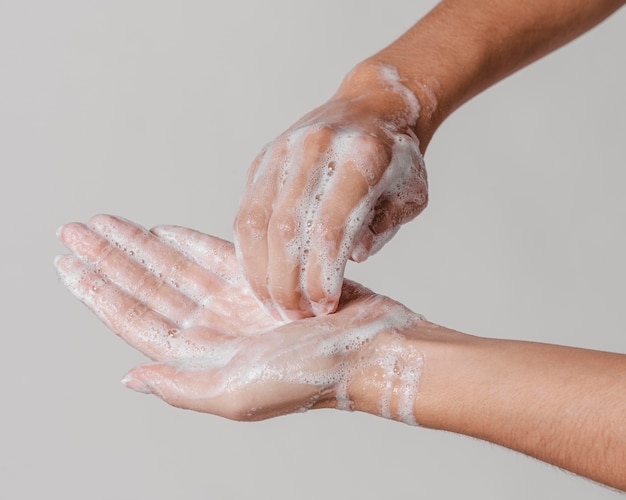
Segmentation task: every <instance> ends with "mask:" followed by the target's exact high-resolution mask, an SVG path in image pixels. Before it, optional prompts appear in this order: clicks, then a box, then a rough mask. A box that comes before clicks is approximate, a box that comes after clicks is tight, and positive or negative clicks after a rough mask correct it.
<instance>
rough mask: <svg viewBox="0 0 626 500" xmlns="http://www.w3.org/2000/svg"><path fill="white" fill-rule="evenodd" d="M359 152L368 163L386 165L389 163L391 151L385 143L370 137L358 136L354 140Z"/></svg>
mask: <svg viewBox="0 0 626 500" xmlns="http://www.w3.org/2000/svg"><path fill="white" fill-rule="evenodd" d="M356 144H357V148H358V150H359V152H360V153H361V154H364V155H366V156H367V158H368V160H369V161H375V162H376V163H379V164H383V165H387V164H389V162H390V161H391V149H390V148H389V146H388V145H387V144H385V142H383V141H382V140H381V139H379V138H378V137H375V136H372V135H360V136H359V137H358V138H357V139H356Z"/></svg>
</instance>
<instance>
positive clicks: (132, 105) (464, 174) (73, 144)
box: [0, 0, 626, 500]
mask: <svg viewBox="0 0 626 500" xmlns="http://www.w3.org/2000/svg"><path fill="white" fill-rule="evenodd" d="M434 4H435V2H434V1H433V0H429V1H416V0H413V1H408V0H406V1H405V0H393V1H389V2H382V1H377V2H374V1H366V0H333V1H330V0H317V1H315V2H313V1H309V2H293V1H287V0H271V1H267V2H256V1H253V0H241V1H232V2H201V1H176V2H174V1H171V2H164V1H147V0H144V1H120V0H117V1H100V2H96V1H85V0H83V1H78V0H76V1H69V0H60V1H55V2H48V1H43V0H42V1H29V0H15V1H11V0H0V165H2V177H3V181H2V197H1V198H0V203H1V206H0V208H1V210H0V217H1V222H2V227H3V234H2V259H1V262H2V275H1V276H2V322H3V328H2V330H3V342H2V354H3V355H2V363H1V364H0V370H1V371H2V373H1V375H2V377H1V379H0V380H1V382H0V383H1V384H2V386H1V387H0V394H1V395H2V413H1V417H0V419H1V420H0V421H1V422H2V425H1V426H0V428H1V431H0V432H1V434H0V497H2V498H10V499H39V498H66V499H86V498H88V499H110V498H116V499H139V498H141V499H143V498H150V499H170V498H186V499H205V498H215V499H246V498H267V499H287V498H289V499H291V498H298V499H313V498H350V499H351V498H355V499H356V498H359V499H377V498H393V497H395V496H400V495H409V497H410V498H480V499H502V498H507V499H527V498H539V499H554V498H568V499H570V500H574V499H589V498H594V499H596V498H614V497H617V496H619V495H618V494H617V493H615V492H612V491H609V490H608V489H605V488H603V487H600V486H597V485H595V484H592V483H590V482H588V481H586V480H583V479H580V478H577V477H574V476H572V475H571V474H567V473H564V472H562V471H560V470H558V469H555V468H554V467H550V466H547V465H545V464H542V463H540V462H537V461H535V460H532V459H529V458H527V457H524V456H522V455H519V454H516V453H514V452H511V451H508V450H504V449H501V448H499V447H497V446H494V445H490V444H487V443H483V442H479V441H477V440H473V439H470V438H466V437H462V436H457V435H453V434H448V433H443V432H436V431H431V430H427V429H420V428H413V427H409V426H406V425H403V424H399V423H395V422H391V421H386V420H383V419H379V418H375V417H372V416H369V415H364V414H357V413H346V412H339V411H333V410H324V411H317V412H309V413H307V414H299V415H292V416H287V417H283V418H278V419H275V420H271V421H266V422H261V423H254V424H242V423H237V422H230V421H227V420H223V419H220V418H217V417H214V416H211V415H204V414H199V413H193V412H189V411H183V410H178V409H175V408H171V407H169V406H167V405H166V404H164V403H162V402H161V401H160V400H157V399H156V398H153V397H149V396H144V395H140V394H136V393H134V392H132V391H129V390H127V389H125V388H124V387H123V386H122V385H121V384H120V383H119V380H120V379H121V378H122V376H123V375H124V374H125V373H126V371H127V370H128V369H129V368H130V367H132V366H133V365H134V364H137V363H140V362H143V361H145V359H144V358H143V357H142V356H141V355H140V354H138V353H136V352H134V351H133V350H132V349H131V348H129V347H128V346H127V345H125V344H124V343H123V342H122V341H121V340H119V339H118V338H116V337H115V336H114V335H113V334H111V333H110V332H109V331H108V330H107V329H106V328H105V327H104V326H102V325H101V324H100V323H99V322H98V321H97V320H96V318H95V317H93V316H92V315H91V314H90V313H89V311H88V310H87V309H86V308H85V307H83V306H82V305H81V304H80V303H78V302H77V301H76V300H74V299H73V298H72V297H71V295H70V294H69V293H68V292H66V291H65V290H64V288H63V287H62V286H61V285H60V284H59V283H58V281H57V278H56V275H55V272H54V270H53V267H52V259H53V257H54V255H56V254H59V253H62V252H63V247H62V245H61V244H59V243H58V242H57V240H56V238H55V230H56V229H57V227H58V226H59V225H61V224H62V223H65V222H69V221H74V220H78V221H85V220H86V219H88V218H89V217H90V216H91V215H93V214H95V213H99V212H106V213H113V214H119V215H123V216H125V217H128V218H130V219H132V220H135V221H137V222H138V223H140V224H142V225H144V226H148V227H150V226H152V225H155V224H158V223H172V224H179V225H184V226H189V227H193V228H196V229H199V230H202V231H205V232H210V233H213V234H216V235H219V236H221V237H224V238H228V239H231V234H232V230H231V224H232V221H233V218H234V215H235V212H236V209H237V205H238V200H239V197H240V193H241V191H242V186H243V183H244V180H245V177H246V172H247V169H248V165H249V163H250V162H251V160H252V159H253V157H254V156H255V154H256V153H257V152H258V150H259V149H260V148H261V147H262V146H263V145H264V144H265V143H266V142H269V141H270V140H271V139H273V138H274V137H275V136H276V135H278V134H279V133H280V132H282V130H284V129H285V128H287V127H288V126H289V125H290V124H291V123H292V122H294V121H295V120H296V119H297V118H299V117H300V116H301V115H302V114H304V113H305V112H307V111H309V110H310V109H312V108H313V107H314V106H317V105H319V104H321V103H322V102H323V101H325V100H326V99H327V98H328V97H330V95H331V94H332V92H333V91H334V90H335V89H336V87H337V85H338V84H339V82H340V81H341V79H342V77H343V76H344V75H345V73H346V72H347V71H348V70H349V69H350V68H351V67H352V66H353V65H354V64H356V63H357V62H358V61H360V60H362V59H363V58H365V57H367V56H368V55H370V54H372V53H373V52H375V51H376V50H378V49H380V48H382V47H383V46H384V45H386V44H388V43H390V42H391V41H392V40H393V39H395V38H396V37H397V36H398V35H400V34H401V33H402V32H403V31H404V30H405V29H407V28H408V27H409V26H410V25H411V24H413V22H415V21H416V20H417V19H418V18H420V17H421V16H423V15H424V14H425V13H426V12H427V11H428V10H429V9H430V8H431V7H432V6H433V5H434ZM625 49H626V12H623V11H622V12H618V13H617V14H616V15H615V16H613V17H612V18H610V19H609V20H607V21H606V22H605V23H603V24H602V25H600V26H599V27H597V28H596V29H594V30H592V31H591V32H589V33H587V34H586V35H584V36H583V37H581V38H579V39H578V40H576V41H575V42H573V43H571V44H570V45H568V46H567V47H565V48H563V49H561V50H559V51H557V52H556V53H554V54H551V55H550V56H548V57H546V58H545V59H543V60H541V61H539V62H537V63H535V64H534V65H532V66H531V67H529V68H526V69H524V70H523V71H521V72H519V73H518V74H517V75H514V76H512V77H510V78H509V79H508V80H506V81H504V82H502V83H500V84H498V85H496V86H495V87H494V88H492V89H490V90H488V91H486V92H485V93H483V94H482V95H480V96H479V97H477V98H475V99H474V100H473V101H471V102H470V103H468V104H467V105H465V106H464V107H462V108H461V109H460V110H458V111H457V112H456V113H455V114H454V115H453V116H452V117H451V118H450V119H449V120H448V121H447V122H446V123H445V124H444V125H443V126H442V127H441V129H440V130H439V131H438V132H437V134H436V136H435V138H434V139H433V141H432V143H431V145H430V148H429V151H428V153H427V155H426V160H427V167H428V170H429V180H430V186H431V188H430V193H431V202H430V205H429V207H428V209H427V210H426V211H425V212H424V213H423V214H422V215H421V216H420V217H419V218H418V219H416V220H415V221H413V222H411V223H410V224H408V225H407V226H406V227H404V228H403V229H402V230H401V232H400V233H399V234H398V235H397V237H396V238H395V239H394V240H393V241H392V242H391V243H390V244H389V245H388V246H387V247H386V248H384V249H383V250H382V251H381V252H380V253H379V254H378V255H376V256H375V257H373V258H372V259H370V260H369V261H368V262H366V263H363V264H360V265H358V266H357V265H350V266H349V268H348V270H347V275H348V276H349V277H351V278H353V279H356V280H358V281H361V282H363V283H364V284H365V285H367V286H369V287H371V288H372V289H374V290H375V291H377V292H379V293H383V294H386V295H389V296H391V297H393V298H395V299H398V300H400V301H402V302H403V303H405V304H406V305H408V306H409V307H410V308H412V309H413V310H415V311H418V312H421V313H422V314H424V315H425V316H426V317H427V318H429V319H430V320H432V321H435V322H439V323H441V324H444V325H446V326H450V327H453V328H456V329H459V330H462V331H466V332H469V333H474V334H478V335H484V336H493V337H506V338H520V339H530V340H537V341H545V342H552V343H560V344H568V345H576V346H583V347H588V348H594V349H604V350H611V351H619V352H626V328H625V327H624V313H625V311H626V308H625V307H624V301H625V298H626V290H625V286H626V285H625V283H626V264H625V262H624V256H625V255H626V231H625V226H626V225H625V222H626V200H625V198H624V186H625V185H626V169H625V167H626V162H625V157H626V141H625V140H624V137H625V136H626V120H625V116H626V96H625V92H624V89H625V88H626V65H625V61H626V52H625ZM415 57H416V59H417V58H419V53H416V54H415ZM450 368H451V369H454V367H450Z"/></svg>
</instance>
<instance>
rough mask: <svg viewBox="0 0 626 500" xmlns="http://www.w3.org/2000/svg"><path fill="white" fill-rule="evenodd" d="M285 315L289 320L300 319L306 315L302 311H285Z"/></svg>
mask: <svg viewBox="0 0 626 500" xmlns="http://www.w3.org/2000/svg"><path fill="white" fill-rule="evenodd" d="M284 315H285V318H287V320H288V321H298V320H299V319H303V318H305V317H306V316H305V314H304V313H303V312H302V311H284Z"/></svg>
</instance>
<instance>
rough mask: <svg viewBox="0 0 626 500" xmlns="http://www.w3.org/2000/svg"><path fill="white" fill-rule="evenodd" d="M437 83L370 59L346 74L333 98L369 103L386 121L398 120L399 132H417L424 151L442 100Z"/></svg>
mask: <svg viewBox="0 0 626 500" xmlns="http://www.w3.org/2000/svg"><path fill="white" fill-rule="evenodd" d="M433 85H434V86H436V82H429V83H425V82H421V81H414V80H409V79H407V78H406V77H405V76H403V74H402V73H401V72H400V71H399V69H398V67H396V66H395V65H394V64H391V63H388V62H385V61H376V60H373V59H368V60H365V61H363V62H361V63H359V64H358V65H357V66H355V67H354V68H353V69H352V70H351V71H350V72H349V73H348V74H347V75H346V77H345V79H344V80H343V82H342V83H341V85H340V87H339V89H338V91H337V92H336V94H335V95H334V96H333V99H341V100H354V101H355V102H357V101H358V102H359V103H360V105H366V106H368V107H369V108H370V111H371V113H372V114H373V115H375V116H377V117H379V118H380V120H381V121H382V122H388V123H395V124H396V125H397V128H398V131H399V132H402V133H407V134H410V135H415V136H416V137H417V139H418V140H419V143H420V149H421V150H422V153H423V152H424V151H425V148H426V145H427V144H428V142H429V141H430V138H431V137H432V134H433V133H434V129H435V127H434V126H433V124H434V121H433V120H434V117H435V116H436V111H437V106H438V100H437V95H436V93H435V92H434V91H433V89H432V86H433Z"/></svg>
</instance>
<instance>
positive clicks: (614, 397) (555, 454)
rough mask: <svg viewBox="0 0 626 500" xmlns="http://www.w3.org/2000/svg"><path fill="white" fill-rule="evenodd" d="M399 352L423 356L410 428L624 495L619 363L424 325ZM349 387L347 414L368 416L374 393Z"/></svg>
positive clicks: (625, 404)
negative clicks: (527, 460)
mask: <svg viewBox="0 0 626 500" xmlns="http://www.w3.org/2000/svg"><path fill="white" fill-rule="evenodd" d="M406 343H407V346H412V349H419V350H420V351H421V353H422V356H423V368H422V374H421V379H420V384H419V390H418V394H417V396H416V398H415V403H414V414H415V420H416V421H417V422H418V423H419V424H420V425H422V426H424V427H429V428H434V429H441V430H446V431H452V432H457V433H460V434H465V435H468V436H473V437H476V438H479V439H483V440H486V441H489V442H492V443H496V444H499V445H502V446H505V447H507V448H510V449H513V450H517V451H519V452H522V453H525V454H527V455H530V456H533V457H535V458H538V459H540V460H542V461H545V462H548V463H551V464H553V465H556V466H559V467H562V468H564V469H567V470H570V471H572V472H575V473H577V474H580V475H582V476H585V477H588V478H591V479H593V480H596V481H599V482H602V483H604V484H608V485H610V486H613V487H616V488H620V489H623V490H626V469H625V468H624V464H626V355H621V354H614V353H606V352H599V351H591V350H585V349H576V348H571V347H563V346H555V345H548V344H540V343H533V342H522V341H511V340H497V339H486V338H480V337H473V336H470V335H464V334H460V333H457V332H454V331H452V330H449V329H446V328H443V327H439V326H436V325H432V324H430V323H426V322H425V324H424V325H421V326H420V327H419V331H415V332H410V333H409V334H408V335H407V337H406ZM407 348H408V347H407ZM374 379H375V377H374V378H373V379H372V380H374ZM359 387H360V392H359V393H358V394H355V397H357V398H361V399H359V400H358V401H359V402H358V404H357V408H358V409H362V410H364V411H368V412H371V413H374V414H377V413H378V409H377V398H378V397H379V394H378V392H379V390H378V388H377V386H376V384H375V383H373V382H372V381H371V380H370V381H369V382H363V381H361V385H360V386H359ZM392 416H393V407H392Z"/></svg>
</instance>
